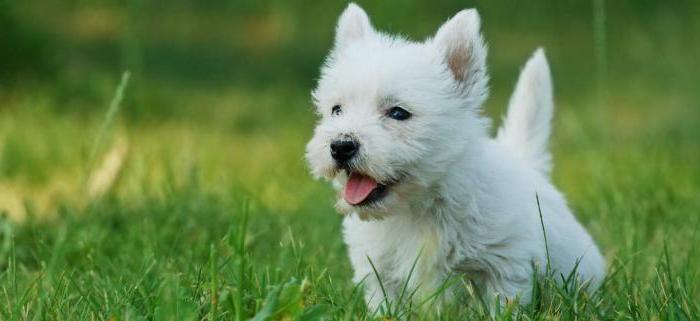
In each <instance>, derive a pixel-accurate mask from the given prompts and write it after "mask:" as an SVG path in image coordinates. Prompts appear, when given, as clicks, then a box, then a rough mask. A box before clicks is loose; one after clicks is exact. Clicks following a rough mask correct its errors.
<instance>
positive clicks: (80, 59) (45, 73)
mask: <svg viewBox="0 0 700 321" xmlns="http://www.w3.org/2000/svg"><path fill="white" fill-rule="evenodd" d="M302 2H303V1H302ZM127 3H128V5H124V4H122V3H120V2H117V1H112V2H110V1H105V2H96V1H83V2H64V1H58V0H51V1H45V2H41V3H39V2H38V1H28V2H22V3H20V2H17V3H15V2H9V1H0V27H3V26H4V27H3V29H4V30H10V31H11V32H8V33H6V34H5V35H7V36H8V37H7V38H0V45H2V46H0V49H3V48H4V49H3V50H0V51H2V53H0V61H2V62H1V63H0V66H2V67H3V68H4V70H6V72H5V73H4V74H3V75H2V77H0V211H2V213H3V218H2V219H1V220H0V320H249V319H252V320H292V319H299V320H374V319H378V320H400V319H408V318H413V319H417V320H423V319H426V320H465V319H466V320H472V319H473V320H482V319H496V320H700V300H699V299H698V297H699V296H700V246H698V244H700V167H699V164H700V106H699V103H698V101H700V90H698V89H700V87H698V84H700V63H699V62H698V57H700V22H698V21H697V19H696V18H697V16H698V15H699V14H700V5H698V4H697V3H694V2H691V1H686V2H680V1H679V2H676V3H674V4H657V3H654V2H651V1H648V2H647V1H637V2H634V1H629V2H625V1H619V2H611V3H606V2H605V1H603V0H598V1H593V2H592V3H574V2H568V1H564V2H561V3H560V4H557V5H547V4H546V3H539V2H538V3H536V4H533V5H532V6H528V5H526V4H525V3H524V2H523V3H520V4H518V5H515V4H512V3H505V2H501V3H496V4H491V3H490V2H489V3H487V2H477V3H475V4H473V3H470V4H463V3H457V2H449V1H438V2H435V3H432V4H430V3H428V4H413V5H406V6H401V7H399V6H400V5H399V2H398V1H386V2H385V3H384V2H383V3H381V4H380V3H374V2H372V3H367V4H366V8H367V10H368V12H369V13H370V15H371V16H373V17H375V16H376V20H375V25H377V26H378V27H379V28H380V29H389V30H392V31H404V34H407V35H409V36H412V37H416V38H422V37H425V36H427V35H429V34H430V33H432V32H433V31H434V28H436V27H437V26H438V24H439V23H440V22H441V21H443V20H444V19H446V18H447V17H448V16H449V15H451V14H453V13H454V12H456V11H457V10H458V9H460V8H462V7H465V6H473V5H475V6H477V7H478V8H479V9H480V11H481V13H482V15H483V23H484V28H485V30H484V31H485V34H486V39H487V41H488V42H489V44H490V58H489V65H490V68H491V74H492V78H493V81H492V86H493V90H492V95H491V98H490V99H489V101H488V103H487V106H486V112H487V113H488V114H489V115H492V116H495V123H496V124H498V123H499V121H500V115H501V114H502V113H503V111H504V108H505V104H506V101H507V99H508V95H509V93H510V91H511V90H512V86H513V84H514V82H515V79H516V76H517V73H518V68H519V66H520V65H521V64H522V63H523V62H524V61H525V59H526V57H527V56H528V55H529V54H530V52H532V51H533V50H534V48H535V47H536V46H538V45H544V46H545V47H546V49H547V52H548V56H549V58H550V60H551V62H552V69H553V73H554V80H555V86H556V102H557V106H556V116H555V125H554V128H555V129H554V133H553V141H552V149H553V154H554V158H555V162H554V163H555V167H554V170H553V180H554V181H555V183H556V185H557V186H559V187H560V188H561V190H562V191H563V192H564V193H565V194H566V195H567V197H568V200H569V202H570V204H571V206H572V208H573V209H574V211H575V212H576V214H577V216H578V217H579V218H580V220H581V221H582V222H583V224H584V225H585V226H586V227H587V228H588V229H589V231H590V232H591V234H592V235H593V236H594V238H595V240H596V241H597V243H598V244H599V246H600V247H601V249H602V250H603V252H604V254H605V256H606V258H607V259H608V262H609V276H608V279H607V280H606V282H605V283H604V285H603V287H602V288H601V290H600V291H599V292H598V293H597V294H596V295H595V296H593V297H590V296H588V295H585V294H583V293H580V292H579V291H577V289H575V288H574V289H571V288H569V289H562V288H557V287H556V286H554V285H552V283H551V282H550V281H549V280H542V281H541V282H540V284H538V287H537V288H538V290H539V292H538V295H537V296H536V298H537V299H536V300H535V302H534V303H533V304H531V305H530V306H527V307H524V308H521V309H517V308H515V307H514V306H508V307H503V309H502V312H500V313H497V314H496V315H489V313H488V312H486V311H485V310H484V308H483V307H482V306H481V305H479V304H475V303H472V304H460V303H457V304H452V305H447V306H443V307H441V308H439V309H438V308H436V307H434V306H432V305H431V302H427V303H425V304H422V305H421V304H413V305H411V304H406V302H403V304H397V303H395V304H394V305H393V308H392V309H390V310H383V311H378V312H377V313H375V311H367V309H366V307H365V305H364V302H363V298H362V293H361V289H360V288H358V287H356V286H355V285H353V284H352V282H351V273H352V271H351V268H350V265H349V262H348V260H347V258H346V255H345V249H344V245H343V243H342V240H341V231H340V221H341V217H340V216H339V215H338V214H336V213H335V211H334V209H333V208H332V203H333V197H334V196H333V193H332V191H331V189H330V187H329V186H327V185H326V184H324V183H323V182H316V181H313V180H312V179H311V177H310V176H309V175H308V173H307V169H306V165H305V163H304V159H303V148H304V144H305V142H306V140H307V139H308V138H309V137H310V134H311V129H312V127H313V124H314V121H315V119H314V115H313V112H312V109H311V105H310V98H309V94H308V93H309V91H310V88H311V86H313V81H314V79H315V77H316V68H317V67H318V66H319V65H320V63H321V62H322V59H323V55H324V52H325V50H326V49H327V48H328V46H329V45H330V43H331V41H332V28H333V23H334V20H335V18H336V15H337V14H338V13H339V12H340V10H341V9H342V7H343V6H344V5H345V3H341V2H337V3H332V2H329V3H327V4H324V5H318V6H311V5H310V4H308V3H306V2H304V3H301V2H300V3H289V2H287V1H271V2H270V3H271V5H270V6H269V7H267V6H262V5H259V4H257V2H252V1H240V3H232V4H226V5H225V4H223V2H222V3H219V2H216V1H202V2H201V3H198V4H194V3H193V2H188V1H173V2H172V4H171V5H158V4H155V3H154V2H148V1H145V2H139V1H130V2H127ZM362 4H363V5H364V3H362ZM392 6H396V7H395V8H401V9H395V10H393V8H394V7H392ZM49 13H51V14H49ZM155 17H157V18H158V19H157V20H156V19H155ZM416 17H425V19H420V20H421V21H419V22H415V21H414V19H416ZM302 21H306V22H307V24H304V23H302ZM7 26H9V27H7ZM309 26H312V27H309ZM229 30H230V31H229ZM250 33H252V34H250ZM2 41H5V42H2ZM8 44H9V45H8ZM8 50H9V51H8ZM13 50H15V51H13ZM13 52H14V53H15V54H14V55H13V54H12V53H13ZM3 55H4V56H3ZM3 64H4V65H3ZM125 70H130V73H129V76H130V77H123V74H122V73H123V71H125ZM127 78H128V79H127Z"/></svg>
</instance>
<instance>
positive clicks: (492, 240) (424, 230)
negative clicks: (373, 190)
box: [306, 4, 605, 307]
mask: <svg viewBox="0 0 700 321" xmlns="http://www.w3.org/2000/svg"><path fill="white" fill-rule="evenodd" d="M479 28H480V21H479V15H478V13H477V12H476V10H464V11H461V12H460V13H458V14H457V15H456V16H455V17H453V18H452V19H450V20H449V21H447V22H446V23H445V24H444V25H443V26H442V27H440V29H439V30H438V32H437V34H436V35H435V37H434V38H431V39H427V40H426V41H424V42H410V41H408V40H405V39H402V38H399V37H394V36H389V35H386V34H383V33H380V32H378V31H375V30H374V28H373V27H372V26H371V24H370V20H369V18H368V17H367V14H366V13H365V12H364V11H363V10H362V9H361V8H360V7H358V6H357V5H355V4H350V5H349V6H348V8H347V9H346V10H345V12H343V14H342V15H341V17H340V20H339V22H338V26H337V30H336V32H337V35H336V42H335V47H334V49H333V50H332V51H331V53H330V55H329V57H328V59H327V61H326V64H325V65H324V66H323V69H322V75H321V78H320V80H319V83H318V87H317V88H316V90H314V92H313V97H314V102H315V104H316V106H317V111H318V114H319V115H320V117H321V119H320V121H319V123H318V125H317V126H316V129H315V132H314V136H313V138H312V139H311V141H310V142H309V143H308V145H307V154H306V156H307V159H308V162H309V164H310V167H311V170H312V172H313V174H314V175H315V176H317V177H324V178H326V179H328V180H330V181H332V182H333V183H334V186H335V187H336V189H337V190H338V191H339V195H340V193H341V191H342V188H343V185H344V184H345V182H346V180H347V176H346V173H345V172H344V171H343V170H340V169H339V168H338V167H337V165H336V163H335V162H334V161H333V159H332V158H331V155H330V151H329V144H330V142H331V140H333V139H336V138H338V137H341V136H344V135H350V136H352V137H354V138H356V139H357V141H358V142H359V143H360V150H359V152H358V155H357V156H356V157H355V160H354V161H353V163H352V165H351V166H352V168H353V170H355V171H358V172H361V173H364V174H366V175H369V176H371V177H373V178H374V179H375V180H377V181H378V182H391V181H397V183H396V184H395V185H392V186H390V188H389V193H388V195H387V196H386V197H384V198H383V199H381V200H380V201H379V202H378V203H375V204H372V205H365V206H352V205H350V204H348V203H347V202H345V201H344V200H343V198H342V197H338V201H337V203H336V207H337V208H338V209H339V210H340V211H341V212H343V213H345V214H347V216H346V217H345V219H344V222H343V227H344V238H345V241H346V243H347V245H348V249H349V254H350V260H351V262H352V265H353V267H354V270H355V277H354V280H355V281H356V282H362V281H363V282H364V283H365V289H366V299H367V302H368V304H369V305H370V307H376V306H378V304H380V303H381V301H382V300H383V299H384V298H383V295H382V293H381V291H380V289H379V283H378V280H377V277H376V275H375V274H374V272H373V270H372V267H371V265H370V262H369V260H368V258H369V259H371V260H372V262H373V263H374V265H375V267H376V268H377V272H378V274H379V277H380V278H381V280H382V282H383V284H384V286H385V287H386V290H387V292H388V293H387V294H388V295H389V299H395V298H396V296H397V295H398V294H399V292H400V289H401V286H402V285H403V284H404V282H406V278H407V276H408V275H409V272H410V270H411V267H412V266H413V263H414V261H415V260H416V258H418V257H419V258H418V261H417V262H418V263H417V266H416V269H415V271H414V272H413V275H412V277H411V278H410V280H409V281H408V285H409V288H410V289H418V294H419V296H421V295H422V296H424V295H426V294H428V293H431V292H432V291H434V290H435V289H436V288H437V287H438V286H440V285H441V284H442V283H443V282H444V281H445V280H446V279H447V278H449V277H452V276H460V277H463V278H464V280H466V281H468V282H469V283H471V284H473V286H474V287H475V289H476V290H477V293H479V294H480V295H481V296H482V298H483V299H484V300H486V301H488V302H493V299H494V297H496V296H498V297H499V298H500V299H501V300H505V299H515V298H519V299H520V302H521V303H527V302H529V300H530V297H529V296H530V293H531V286H532V278H533V266H538V267H539V268H538V269H537V270H538V271H539V273H543V272H544V270H545V265H546V262H547V255H546V250H545V242H544V237H543V233H542V226H541V224H540V216H539V211H538V207H537V203H536V199H535V195H538V196H539V200H540V203H541V210H542V215H543V221H544V227H545V230H546V236H547V241H548V242H547V244H548V247H549V256H550V262H551V268H552V271H553V272H554V273H555V275H556V276H559V275H560V274H563V275H564V276H567V275H569V274H570V273H571V272H572V270H574V267H575V266H576V265H577V261H579V260H580V264H578V267H577V268H576V271H577V273H578V278H579V279H580V280H581V281H583V282H587V283H588V285H589V287H588V288H589V289H590V290H594V289H595V288H597V286H598V285H599V283H600V282H601V280H602V279H603V277H604V273H605V267H604V265H605V264H604V260H603V257H602V256H601V254H600V252H599V251H598V248H597V247H596V245H595V244H594V242H593V240H592V239H591V237H590V236H589V235H588V233H587V232H586V231H585V229H584V228H583V227H582V226H581V224H579V222H578V221H577V220H576V218H575V217H574V216H573V214H572V213H571V211H570V210H569V208H568V206H567V204H566V201H565V199H564V197H563V195H562V194H561V193H560V192H559V191H558V190H557V189H556V188H555V187H554V186H553V185H552V183H551V182H550V179H549V177H548V176H547V172H548V171H549V168H550V155H549V152H548V150H547V140H548V136H549V132H550V125H549V122H550V120H551V118H552V109H553V106H552V105H553V104H552V93H551V90H552V89H551V81H550V76H549V68H548V66H547V61H546V58H545V56H544V53H543V52H542V51H541V50H538V51H537V52H536V53H535V55H534V56H533V57H532V58H531V59H530V61H528V63H527V64H526V65H525V68H524V69H523V71H522V74H521V76H520V79H519V81H518V84H517V86H516V89H515V93H514V94H513V97H512V99H511V101H510V106H509V110H508V114H507V116H506V119H505V122H504V127H503V128H501V130H500V131H499V134H498V137H497V138H496V139H494V138H492V137H490V136H489V135H488V128H489V126H490V122H489V121H488V120H486V119H485V118H484V117H483V116H481V114H480V108H481V105H482V104H483V102H484V100H485V99H486V97H487V95H488V88H487V85H488V75H487V72H486V64H485V61H486V52H487V51H486V46H485V45H484V42H483V40H482V36H481V34H480V31H479ZM334 105H341V106H342V108H343V109H342V113H341V114H339V115H331V109H332V107H333V106H334ZM397 105H398V106H401V107H403V108H404V109H406V110H408V111H409V112H411V113H412V117H411V118H410V119H408V120H405V121H397V120H394V119H391V118H388V117H386V116H385V113H386V111H387V110H388V109H389V108H391V107H393V106H397ZM419 254H420V256H419ZM448 297H450V295H448Z"/></svg>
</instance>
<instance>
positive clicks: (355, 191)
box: [343, 173, 377, 205]
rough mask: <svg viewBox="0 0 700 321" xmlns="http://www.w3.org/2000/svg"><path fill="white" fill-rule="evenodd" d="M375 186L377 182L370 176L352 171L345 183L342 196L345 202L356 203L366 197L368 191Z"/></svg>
mask: <svg viewBox="0 0 700 321" xmlns="http://www.w3.org/2000/svg"><path fill="white" fill-rule="evenodd" d="M375 188H377V182H376V181H375V180H373V179H372V178H371V177H369V176H364V175H362V174H357V173H352V174H350V177H349V178H348V182H347V183H345V190H343V198H344V199H345V201H346V202H348V203H350V204H352V205H357V204H360V203H362V201H364V200H365V199H367V196H369V193H372V191H373V190H374V189H375Z"/></svg>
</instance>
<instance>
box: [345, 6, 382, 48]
mask: <svg viewBox="0 0 700 321" xmlns="http://www.w3.org/2000/svg"><path fill="white" fill-rule="evenodd" d="M373 32H374V29H373V28H372V24H371V23H370V22H369V17H368V16H367V13H365V11H364V10H362V8H360V6H358V5H356V4H355V3H352V2H351V3H350V4H349V5H348V7H347V8H345V11H343V14H341V15H340V18H339V19H338V26H337V27H336V29H335V46H336V48H342V47H344V46H346V45H348V44H349V43H352V42H354V41H358V40H361V39H363V38H365V37H368V36H369V35H370V34H371V33H373Z"/></svg>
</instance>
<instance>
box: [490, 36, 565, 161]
mask: <svg viewBox="0 0 700 321" xmlns="http://www.w3.org/2000/svg"><path fill="white" fill-rule="evenodd" d="M553 109H554V102H553V100H552V80H551V78H550V73H549V65H548V64H547V58H545V56H544V51H543V50H542V48H538V49H537V50H536V51H535V53H534V54H533V55H532V57H531V58H530V60H529V61H528V62H527V63H526V64H525V67H524V68H523V70H522V72H521V73H520V78H519V79H518V83H517V85H516V86H515V91H514V92H513V96H512V97H511V98H510V102H509V103H508V113H507V114H506V117H505V119H504V121H503V126H502V127H501V128H500V129H499V130H498V135H497V136H496V140H497V141H499V142H500V143H502V144H504V145H505V146H506V147H508V149H510V150H511V151H512V152H514V153H515V154H516V155H517V156H518V157H520V158H522V159H523V160H524V161H526V162H527V163H529V164H530V165H531V166H533V167H534V168H535V169H537V170H538V171H539V172H541V173H543V174H545V175H547V174H549V171H550V169H551V158H552V156H551V155H550V154H549V149H548V148H547V142H548V140H549V132H550V122H551V120H552V113H553Z"/></svg>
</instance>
